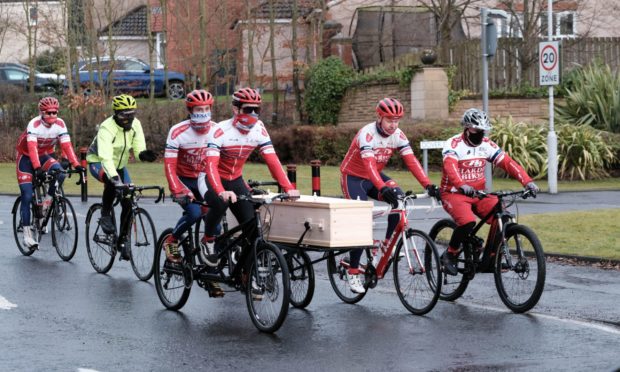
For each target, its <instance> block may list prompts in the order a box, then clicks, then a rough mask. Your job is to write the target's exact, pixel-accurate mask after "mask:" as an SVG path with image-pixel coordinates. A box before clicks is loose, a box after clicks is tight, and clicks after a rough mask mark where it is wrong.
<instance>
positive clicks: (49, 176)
mask: <svg viewBox="0 0 620 372" xmlns="http://www.w3.org/2000/svg"><path fill="white" fill-rule="evenodd" d="M63 173H64V174H68V175H69V177H71V175H72V174H75V173H79V174H80V179H79V180H78V182H77V183H76V185H81V184H82V183H84V173H86V171H84V172H81V171H79V170H75V169H67V170H65V169H50V170H48V171H47V172H45V173H43V174H42V175H41V176H40V178H37V179H35V182H37V183H38V184H39V185H40V184H43V183H46V182H51V181H52V180H54V179H56V176H57V175H59V174H63Z"/></svg>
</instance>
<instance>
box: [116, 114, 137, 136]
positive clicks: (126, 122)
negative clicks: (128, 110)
mask: <svg viewBox="0 0 620 372" xmlns="http://www.w3.org/2000/svg"><path fill="white" fill-rule="evenodd" d="M133 118H134V117H133V116H131V117H129V116H126V115H123V116H119V115H114V121H115V122H116V124H117V125H118V126H119V127H121V128H123V130H124V131H125V132H127V131H128V130H130V129H131V125H132V124H133Z"/></svg>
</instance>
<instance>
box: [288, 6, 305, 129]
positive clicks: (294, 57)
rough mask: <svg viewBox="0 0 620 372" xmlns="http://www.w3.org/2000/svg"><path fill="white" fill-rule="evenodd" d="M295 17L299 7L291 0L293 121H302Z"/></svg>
mask: <svg viewBox="0 0 620 372" xmlns="http://www.w3.org/2000/svg"><path fill="white" fill-rule="evenodd" d="M297 18H299V8H298V3H297V0H293V17H292V22H291V27H292V37H291V60H292V62H293V92H294V94H295V114H294V117H293V121H294V122H299V121H303V109H302V107H301V87H300V86H299V77H300V68H299V67H300V66H299V65H300V63H299V62H298V60H297V59H298V56H297V54H298V52H297V42H298V40H297Z"/></svg>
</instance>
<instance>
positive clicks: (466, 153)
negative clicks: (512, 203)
mask: <svg viewBox="0 0 620 372" xmlns="http://www.w3.org/2000/svg"><path fill="white" fill-rule="evenodd" d="M442 153H443V176H442V178H441V191H443V192H457V191H458V188H459V187H460V186H462V185H464V184H467V185H470V186H472V187H473V188H475V189H476V190H483V189H484V187H485V183H486V178H485V176H484V168H485V166H486V163H487V161H488V162H491V163H493V165H494V166H499V167H501V168H502V169H504V170H505V171H506V172H508V174H509V175H510V176H512V177H514V178H515V179H517V180H518V181H519V182H521V184H522V185H524V186H525V185H526V184H527V183H529V182H531V181H532V179H531V178H530V177H529V176H528V175H527V173H526V172H525V170H524V169H523V168H522V167H521V166H520V165H519V164H518V163H517V162H516V161H514V160H513V159H512V158H511V157H510V156H508V154H506V153H505V152H504V151H503V150H502V149H501V148H499V146H497V144H496V143H495V142H493V141H491V140H490V139H489V138H487V137H485V138H484V139H483V141H482V143H481V144H480V145H479V146H475V147H474V146H469V145H468V144H467V143H466V142H465V139H464V138H463V134H462V133H461V134H458V135H456V136H454V137H452V138H450V139H449V140H447V141H446V143H445V145H444V148H443V151H442Z"/></svg>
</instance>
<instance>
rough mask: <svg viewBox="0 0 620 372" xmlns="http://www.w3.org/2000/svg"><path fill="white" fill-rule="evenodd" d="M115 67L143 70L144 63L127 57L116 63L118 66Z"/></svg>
mask: <svg viewBox="0 0 620 372" xmlns="http://www.w3.org/2000/svg"><path fill="white" fill-rule="evenodd" d="M117 63H118V62H117ZM116 69H117V70H126V71H143V70H146V65H145V64H142V63H140V62H138V61H133V60H130V59H127V60H125V61H122V62H121V63H118V66H117V68H116Z"/></svg>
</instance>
